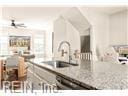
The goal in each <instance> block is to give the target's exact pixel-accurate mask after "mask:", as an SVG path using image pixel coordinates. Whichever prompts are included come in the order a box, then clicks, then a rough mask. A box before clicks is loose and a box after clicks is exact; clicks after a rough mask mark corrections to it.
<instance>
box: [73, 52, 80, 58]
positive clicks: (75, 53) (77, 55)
mask: <svg viewBox="0 0 128 96" xmlns="http://www.w3.org/2000/svg"><path fill="white" fill-rule="evenodd" d="M74 56H75V58H79V56H80V53H79V51H78V50H75V52H74Z"/></svg>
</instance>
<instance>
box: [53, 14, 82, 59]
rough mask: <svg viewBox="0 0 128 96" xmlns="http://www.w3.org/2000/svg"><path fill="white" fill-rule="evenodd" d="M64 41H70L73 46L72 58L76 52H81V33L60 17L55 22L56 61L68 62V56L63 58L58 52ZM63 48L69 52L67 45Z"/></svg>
mask: <svg viewBox="0 0 128 96" xmlns="http://www.w3.org/2000/svg"><path fill="white" fill-rule="evenodd" d="M62 41H68V42H69V43H70V44H71V54H72V56H73V53H74V51H75V50H80V36H79V32H78V31H77V30H76V29H75V28H74V27H73V26H72V24H70V23H69V22H68V21H67V20H65V19H64V18H63V17H61V16H60V17H59V18H58V19H57V20H56V21H55V22H54V56H55V59H59V60H64V61H68V55H65V56H64V57H61V53H60V52H58V47H59V44H60V43H61V42H62ZM62 48H64V49H65V50H66V51H67V52H68V46H67V45H66V44H64V45H63V46H62ZM68 53H69V52H68Z"/></svg>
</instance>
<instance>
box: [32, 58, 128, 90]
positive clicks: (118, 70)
mask: <svg viewBox="0 0 128 96" xmlns="http://www.w3.org/2000/svg"><path fill="white" fill-rule="evenodd" d="M47 60H49V59H43V58H35V59H32V60H30V62H31V63H32V62H33V63H34V64H36V65H40V66H43V67H44V68H48V69H50V70H52V71H54V72H56V73H60V74H63V75H65V76H67V77H70V78H72V79H74V80H77V81H79V82H82V83H84V84H87V85H90V86H92V87H94V88H96V89H104V90H124V89H126V90H128V65H119V64H112V63H107V62H98V61H97V62H93V61H91V62H89V61H82V60H81V61H80V64H79V65H78V66H71V67H65V68H53V67H51V66H47V65H46V64H43V63H41V62H42V61H47Z"/></svg>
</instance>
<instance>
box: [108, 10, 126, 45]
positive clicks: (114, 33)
mask: <svg viewBox="0 0 128 96" xmlns="http://www.w3.org/2000/svg"><path fill="white" fill-rule="evenodd" d="M127 15H128V14H127V10H124V11H121V12H117V13H114V14H112V15H110V33H109V34H110V35H109V36H110V39H109V43H110V45H126V44H128V29H127V28H128V25H127V24H128V21H127V20H128V16H127Z"/></svg>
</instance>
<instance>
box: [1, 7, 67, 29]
mask: <svg viewBox="0 0 128 96" xmlns="http://www.w3.org/2000/svg"><path fill="white" fill-rule="evenodd" d="M67 9H68V7H3V8H2V18H3V19H4V20H6V21H7V22H9V23H11V19H14V20H15V23H16V22H17V23H25V24H27V25H33V26H36V27H37V26H38V27H42V28H43V27H47V26H49V24H52V23H53V21H54V20H55V19H56V18H57V17H58V16H59V15H60V14H61V13H62V12H63V11H65V10H67Z"/></svg>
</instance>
